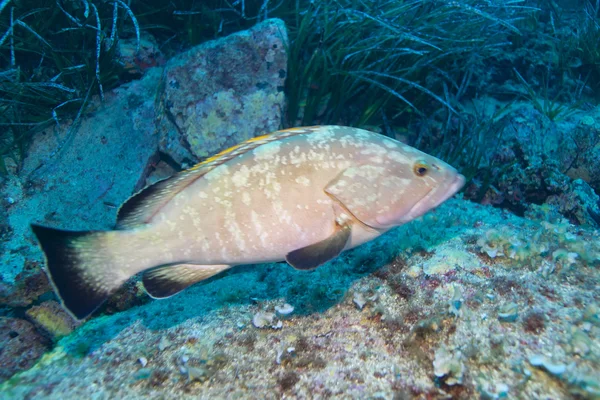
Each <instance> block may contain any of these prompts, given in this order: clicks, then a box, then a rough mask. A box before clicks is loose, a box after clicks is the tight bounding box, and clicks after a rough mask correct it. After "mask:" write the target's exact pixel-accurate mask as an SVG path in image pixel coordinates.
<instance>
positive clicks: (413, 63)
mask: <svg viewBox="0 0 600 400" xmlns="http://www.w3.org/2000/svg"><path fill="white" fill-rule="evenodd" d="M327 124H337V125H347V126H354V127H359V128H363V129H368V130H371V131H375V132H379V133H381V134H382V135H386V136H388V137H391V138H394V139H397V140H400V141H402V142H405V143H407V144H409V145H411V146H414V147H416V148H418V149H420V150H422V151H425V152H427V153H429V154H432V155H434V156H436V157H439V158H441V159H443V160H444V161H446V162H448V163H449V164H451V165H453V166H454V167H456V168H457V169H458V170H459V171H460V172H461V173H462V174H463V175H465V177H466V178H467V184H466V185H465V187H464V189H463V190H462V191H461V193H460V194H459V195H457V196H455V197H454V198H453V199H450V200H448V201H447V202H445V203H444V204H442V205H441V206H439V207H438V208H436V209H435V210H433V211H431V212H429V213H428V214H426V215H425V216H423V217H422V218H420V219H418V220H416V221H412V222H410V223H408V224H406V225H403V226H401V227H399V228H396V229H394V230H392V231H390V232H388V233H386V234H385V235H383V236H382V237H380V238H378V239H376V240H374V241H372V242H369V243H367V244H365V245H363V246H360V247H358V248H356V249H353V250H349V251H347V252H344V253H343V254H342V255H341V256H339V257H338V258H336V259H334V260H333V261H331V262H329V263H327V264H326V265H324V266H322V267H319V268H318V269H316V270H314V271H297V270H294V269H292V268H291V267H290V266H288V265H287V264H285V263H272V264H261V265H251V266H239V267H236V268H233V269H231V270H229V271H227V272H225V273H224V274H222V275H219V276H217V277H215V278H212V279H210V280H208V281H206V282H203V283H201V284H197V285H195V286H193V287H191V288H189V289H187V290H185V291H183V292H182V293H180V294H178V295H177V296H174V297H172V298H169V299H166V300H162V301H152V300H151V299H149V297H148V296H147V295H146V294H145V293H144V291H143V289H142V287H141V284H140V282H139V279H135V278H134V279H132V280H130V281H129V282H128V283H127V285H126V286H125V287H123V288H122V289H121V290H119V292H118V293H117V294H115V295H114V296H112V297H111V299H110V300H109V301H108V302H107V303H106V304H104V305H103V307H102V308H101V309H100V310H99V311H98V312H96V313H95V314H94V315H93V316H92V317H91V318H90V319H88V320H86V321H85V322H83V323H80V322H77V321H75V320H74V319H73V318H72V317H71V316H70V315H69V314H68V313H67V312H65V311H64V310H63V309H62V307H61V305H60V303H59V302H58V299H57V297H56V296H55V294H54V293H53V291H52V289H51V286H50V284H49V282H48V279H47V278H46V275H45V273H44V272H43V268H44V257H43V255H42V252H41V251H40V250H39V248H38V245H37V242H36V240H35V238H34V236H33V233H32V232H31V230H30V223H32V222H35V223H39V224H43V225H47V226H53V227H57V228H64V229H73V230H89V229H102V230H105V229H112V228H113V227H114V224H115V219H116V214H117V211H118V208H119V206H120V205H121V204H122V203H123V202H124V201H125V200H127V199H128V198H129V197H130V196H131V195H132V194H134V193H136V192H138V191H139V190H141V189H142V188H144V187H146V186H147V185H149V184H151V183H154V182H156V181H158V180H160V179H164V178H166V177H168V176H171V175H172V174H174V173H175V172H177V171H180V170H182V169H185V168H188V167H190V166H192V165H194V164H196V163H197V162H199V161H202V160H204V159H206V158H207V157H210V156H211V155H213V154H215V153H218V152H219V151H222V150H224V149H226V148H228V147H230V146H233V145H235V144H237V143H239V142H241V141H244V140H247V139H250V138H252V137H255V136H259V135H262V134H265V133H268V132H272V131H276V130H278V129H281V128H289V127H296V126H306V125H327ZM599 194H600V1H598V0H589V1H587V0H585V1H574V0H570V1H567V0H539V1H538V0H522V1H520V0H488V1H485V0H462V1H445V0H407V1H402V0H381V1H377V0H362V1H359V0H321V1H319V0H312V1H311V0H289V1H287V0H256V1H251V0H230V1H225V0H206V1H192V0H173V1H169V2H166V1H164V2H163V1H149V0H148V1H138V0H129V1H126V0H115V1H111V0H108V1H100V0H56V1H55V2H49V1H42V0H23V1H18V0H12V1H11V0H0V203H1V205H2V206H1V207H0V398H3V399H4V398H10V399H12V398H15V399H46V398H49V399H58V398H82V399H83V398H99V399H103V398H123V399H134V398H165V399H168V398H207V399H208V398H211V399H213V398H255V399H265V398H266V399H276V398H359V399H413V398H415V399H450V398H452V399H473V398H482V399H501V398H523V399H537V398H548V399H550V398H552V399H559V398H560V399H563V398H564V399H571V398H574V399H587V398H589V399H598V398H600V197H599Z"/></svg>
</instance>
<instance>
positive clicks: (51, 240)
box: [31, 224, 131, 319]
mask: <svg viewBox="0 0 600 400" xmlns="http://www.w3.org/2000/svg"><path fill="white" fill-rule="evenodd" d="M31 229H32V230H33V233H34V234H35V236H36V237H37V239H38V241H39V242H40V245H41V248H42V250H43V252H44V254H45V256H46V268H47V271H46V273H47V275H48V277H49V278H50V281H51V282H52V285H53V286H54V289H55V292H56V294H57V295H58V297H59V298H60V300H61V301H62V304H63V306H64V307H65V308H66V309H67V311H69V312H70V313H71V315H72V316H73V317H75V318H77V319H83V318H85V317H87V316H88V315H90V314H91V313H92V312H94V310H96V309H97V308H98V307H100V305H101V304H102V303H103V302H104V301H105V300H106V299H107V298H108V297H109V296H110V295H111V294H112V293H113V292H114V291H115V290H117V289H118V288H119V286H121V285H122V284H123V283H124V282H125V281H126V280H127V279H128V278H130V277H131V274H127V273H126V271H124V270H123V269H120V268H119V265H118V264H116V263H115V261H114V259H113V255H112V254H111V252H110V251H107V250H108V249H110V248H111V244H115V243H117V242H118V241H119V240H120V238H119V234H121V235H122V233H121V232H118V231H107V232H102V231H91V232H90V231H88V232H78V231H65V230H60V229H53V228H47V227H44V226H40V225H33V224H32V225H31Z"/></svg>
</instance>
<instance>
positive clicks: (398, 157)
mask: <svg viewBox="0 0 600 400" xmlns="http://www.w3.org/2000/svg"><path fill="white" fill-rule="evenodd" d="M386 155H387V158H389V159H390V160H392V161H395V162H397V163H399V164H412V160H411V158H410V157H407V156H406V155H405V154H402V153H401V152H399V151H389V152H388V153H387V154H386Z"/></svg>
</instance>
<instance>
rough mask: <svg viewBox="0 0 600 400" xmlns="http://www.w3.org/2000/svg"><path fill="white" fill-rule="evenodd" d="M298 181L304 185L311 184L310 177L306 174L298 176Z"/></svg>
mask: <svg viewBox="0 0 600 400" xmlns="http://www.w3.org/2000/svg"><path fill="white" fill-rule="evenodd" d="M296 183H298V184H300V185H302V186H309V185H310V179H308V178H307V177H306V176H299V177H297V178H296Z"/></svg>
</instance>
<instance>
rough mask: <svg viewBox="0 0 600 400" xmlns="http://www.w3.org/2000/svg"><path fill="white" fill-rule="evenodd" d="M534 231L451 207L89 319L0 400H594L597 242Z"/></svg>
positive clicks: (598, 346)
mask: <svg viewBox="0 0 600 400" xmlns="http://www.w3.org/2000/svg"><path fill="white" fill-rule="evenodd" d="M528 218H529V219H524V218H519V217H515V216H513V215H511V214H509V213H506V212H504V211H501V210H497V209H493V208H491V207H483V206H480V205H476V204H473V203H470V202H467V201H464V200H461V199H454V200H450V201H448V202H447V203H445V204H444V205H442V206H440V207H439V208H438V209H437V210H435V211H434V212H432V213H430V214H427V215H426V216H425V217H424V218H423V219H421V220H419V221H414V222H412V223H410V224H408V225H406V226H403V227H400V228H398V229H396V230H394V231H392V232H389V233H388V234H386V235H384V236H383V237H381V238H380V239H378V240H376V241H374V242H371V243H369V244H366V245H364V246H361V247H359V248H357V249H354V250H352V251H349V252H346V253H344V254H343V255H342V256H341V257H339V258H338V259H337V260H334V261H333V262H330V263H329V264H327V265H325V266H323V267H321V268H319V269H317V270H316V271H313V272H301V271H295V270H293V269H292V268H291V267H289V266H287V265H286V264H268V265H258V266H247V267H238V268H236V269H234V270H233V271H231V272H230V273H228V274H226V275H225V276H223V277H221V278H219V279H213V280H211V281H209V282H207V283H205V284H199V285H196V286H194V287H192V288H190V289H188V290H186V291H184V292H183V293H181V294H179V295H177V296H174V297H172V298H170V299H167V300H162V301H152V302H148V303H146V304H143V305H140V306H138V307H135V308H132V309H129V310H126V311H123V312H119V313H115V314H113V315H103V316H99V317H96V318H93V319H91V320H90V321H88V322H86V323H85V324H83V325H81V326H80V327H79V328H77V329H76V330H75V331H74V332H73V333H71V334H70V335H68V336H65V337H64V338H62V339H60V341H59V342H58V343H57V345H56V346H55V347H54V349H53V350H51V351H50V352H49V353H47V354H45V355H44V356H43V357H42V358H41V359H40V361H38V362H37V363H36V364H35V365H34V366H33V368H31V369H29V370H27V371H24V372H22V373H19V374H17V375H15V376H14V377H12V378H11V379H9V380H8V381H6V382H4V383H3V384H2V385H1V386H0V392H1V393H2V398H27V399H42V398H44V399H46V398H54V399H58V398H93V399H105V398H122V399H137V398H140V399H141V398H144V399H146V398H165V399H167V398H202V399H209V398H210V399H214V398H232V399H233V398H256V399H264V398H267V399H275V398H361V399H392V398H397V399H405V398H406V399H408V398H422V399H444V398H457V399H472V398H483V399H495V398H528V399H532V398H553V399H558V398H600V379H599V378H598V376H600V314H599V313H600V306H599V305H600V233H599V231H598V230H586V229H582V228H577V227H574V226H572V225H569V224H568V223H566V222H565V221H564V220H560V219H559V218H557V217H555V216H554V214H553V213H552V210H551V209H550V208H548V207H545V206H542V207H535V208H533V209H532V210H531V212H530V213H529V214H528ZM286 303H289V304H290V305H291V306H293V308H294V310H293V312H291V313H290V314H287V315H281V314H278V313H276V311H275V307H281V306H283V305H284V304H286ZM287 311H289V310H287ZM273 314H274V315H273ZM257 326H262V328H259V327H257Z"/></svg>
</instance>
